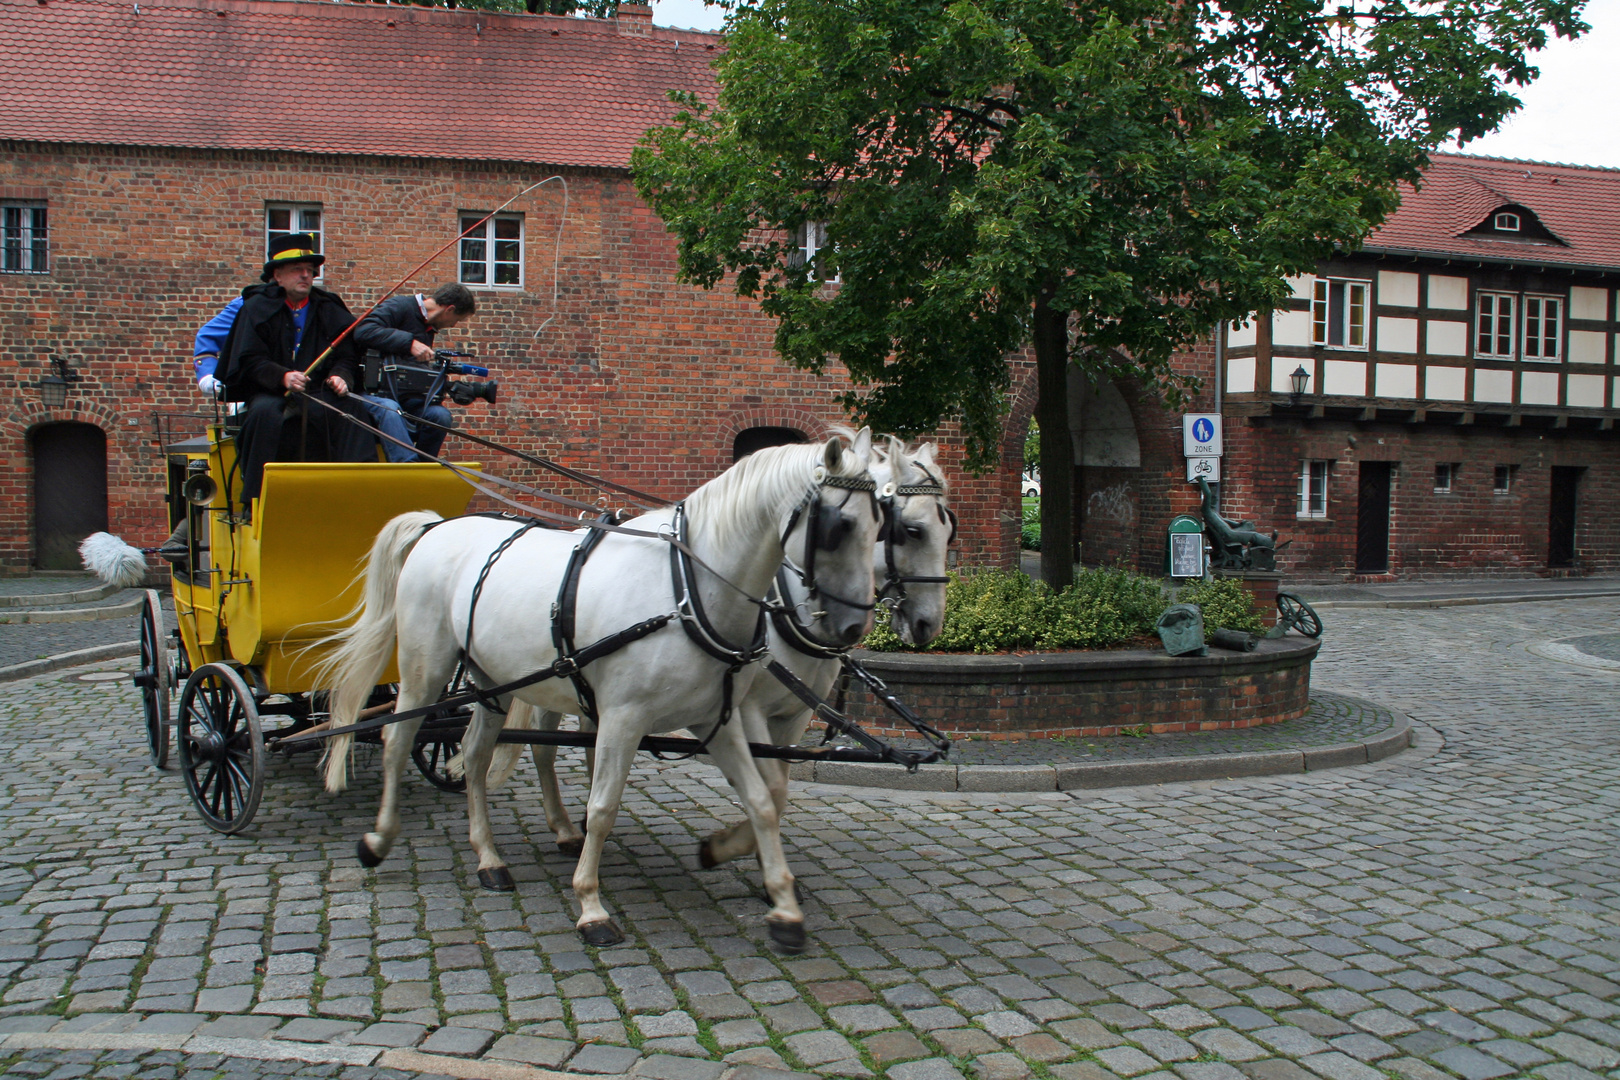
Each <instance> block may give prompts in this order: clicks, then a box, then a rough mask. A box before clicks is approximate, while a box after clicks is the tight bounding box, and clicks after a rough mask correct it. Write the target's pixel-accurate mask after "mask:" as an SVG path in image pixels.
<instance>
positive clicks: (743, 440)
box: [731, 427, 810, 461]
mask: <svg viewBox="0 0 1620 1080" xmlns="http://www.w3.org/2000/svg"><path fill="white" fill-rule="evenodd" d="M809 441H810V440H809V438H808V437H807V436H806V435H805V433H804V432H802V431H800V430H799V429H798V428H790V427H751V428H743V429H742V430H741V431H739V432H737V437H736V438H735V439H733V440H732V441H731V460H732V461H741V460H742V459H743V458H745V457H747V456H748V455H749V454H752V453H753V452H754V451H755V450H763V449H765V448H766V447H767V446H790V445H792V444H793V443H802V442H809Z"/></svg>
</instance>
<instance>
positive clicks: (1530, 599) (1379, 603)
mask: <svg viewBox="0 0 1620 1080" xmlns="http://www.w3.org/2000/svg"><path fill="white" fill-rule="evenodd" d="M1284 591H1286V590H1284ZM1605 596H1620V589H1614V590H1610V591H1604V592H1576V593H1558V594H1556V595H1549V594H1546V593H1531V594H1529V595H1518V596H1436V597H1430V598H1429V599H1427V600H1323V601H1321V602H1319V603H1318V602H1311V601H1307V603H1310V605H1311V608H1312V610H1314V611H1327V610H1330V609H1332V608H1443V607H1467V606H1470V605H1473V604H1534V603H1537V602H1540V601H1546V600H1591V599H1597V598H1600V597H1605Z"/></svg>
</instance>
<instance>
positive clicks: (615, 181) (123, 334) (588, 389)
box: [0, 143, 1021, 571]
mask: <svg viewBox="0 0 1620 1080" xmlns="http://www.w3.org/2000/svg"><path fill="white" fill-rule="evenodd" d="M6 151H7V152H6V154H5V155H3V156H0V189H3V190H5V191H7V192H11V193H16V192H19V191H26V192H30V193H31V195H30V197H35V198H37V197H44V198H46V199H48V201H49V212H50V227H51V271H50V273H48V274H45V275H38V276H35V275H22V274H0V389H3V390H4V391H5V392H6V401H7V403H8V404H7V405H5V406H4V407H0V467H3V468H4V472H5V479H4V480H0V568H4V569H6V570H13V571H14V570H19V569H22V568H25V567H27V566H28V565H29V564H30V563H31V561H32V558H33V553H32V545H33V519H32V491H31V483H32V480H31V478H32V475H33V467H32V462H31V461H30V459H29V441H28V438H27V433H28V431H29V430H30V428H32V427H34V426H35V425H37V424H41V423H49V422H55V421H63V420H73V421H80V422H88V423H92V424H95V425H96V426H98V427H100V428H102V429H103V430H105V431H106V432H107V435H108V444H109V458H110V461H109V471H108V487H109V491H108V496H109V503H110V506H109V517H110V522H111V528H112V530H113V531H114V532H116V533H118V534H120V535H122V536H124V537H125V538H126V539H128V540H130V541H131V542H134V543H138V544H143V545H152V544H155V543H157V542H158V541H159V540H161V539H162V537H163V535H164V534H165V533H166V532H167V525H166V518H165V515H164V512H163V509H162V507H161V503H160V500H161V493H162V487H163V477H162V473H161V470H160V467H159V460H158V455H157V453H156V450H155V446H154V444H153V433H152V425H151V421H150V417H151V414H152V412H153V410H155V409H161V410H197V409H200V408H202V407H203V402H202V399H201V398H200V396H199V395H198V394H197V393H196V391H195V388H194V385H195V384H194V383H193V382H192V379H191V368H190V357H191V350H192V338H193V336H194V334H195V332H196V328H197V326H198V325H200V324H201V323H202V322H203V321H204V320H205V319H206V318H208V317H209V316H210V315H212V314H213V313H214V312H215V311H217V310H218V309H219V308H220V307H222V306H223V305H224V304H225V303H226V302H227V300H229V299H230V298H231V297H232V296H234V295H236V293H237V292H238V290H240V288H241V287H242V286H243V285H245V284H248V283H251V282H253V281H256V280H257V278H258V272H259V269H260V266H261V265H262V263H263V251H264V233H263V229H264V204H265V203H266V202H267V201H298V202H313V203H320V204H321V205H322V207H323V210H324V229H325V236H324V245H325V251H326V254H327V257H328V262H327V263H326V266H325V269H324V278H325V282H324V284H325V285H326V287H327V288H330V289H333V290H335V291H337V292H338V293H340V294H342V295H343V296H344V297H345V299H346V300H347V301H348V303H349V305H350V307H351V308H352V309H353V310H354V311H355V312H356V314H359V313H360V312H361V311H363V310H364V309H365V308H366V307H367V306H369V304H370V303H371V302H372V301H373V300H374V299H375V298H376V297H378V296H379V295H380V294H381V292H382V290H383V289H385V288H386V287H387V286H389V285H392V284H393V283H394V282H395V281H397V280H398V279H399V278H400V277H401V276H403V275H404V274H406V273H407V272H408V271H409V270H410V269H411V267H412V266H414V265H415V264H416V262H418V261H419V260H420V259H421V258H423V257H425V256H426V255H427V254H428V253H429V252H431V251H432V250H433V249H434V248H436V247H437V246H439V245H440V244H442V243H443V242H445V241H446V240H448V239H450V238H451V237H452V236H454V235H455V232H456V229H457V214H458V212H459V211H462V210H490V209H493V208H494V207H495V206H497V205H499V204H500V203H501V202H504V201H505V200H506V199H507V198H509V197H510V196H511V195H512V194H514V193H515V192H517V191H520V190H522V188H523V187H525V186H527V185H528V184H531V183H533V182H535V181H536V180H539V179H541V178H543V177H545V176H547V175H548V174H549V173H550V172H552V171H553V170H549V169H539V168H534V167H526V166H502V165H498V164H478V163H456V162H442V161H410V160H401V159H384V158H363V157H318V156H311V155H296V154H283V153H249V152H208V151H157V150H141V149H128V148H116V147H95V146H73V147H64V146H56V145H41V144H26V143H9V144H6ZM564 176H565V178H566V180H567V198H568V213H567V220H566V222H563V220H562V210H563V199H564V191H563V185H562V184H560V183H552V184H548V185H546V186H544V187H542V188H540V189H539V190H537V191H536V192H534V193H532V194H531V195H529V196H526V197H525V198H524V199H522V200H520V201H519V202H518V203H517V204H515V205H514V206H513V207H512V210H514V211H520V212H522V213H523V214H524V215H525V247H526V250H525V267H524V279H525V286H524V288H523V289H522V290H521V291H515V292H504V291H503V292H499V293H482V294H480V310H479V313H478V315H477V316H476V317H475V318H474V319H472V320H471V321H470V322H468V323H467V324H464V326H463V327H462V328H459V329H457V330H455V331H451V332H448V333H447V334H445V335H441V337H440V343H441V344H442V345H454V346H457V347H466V348H469V349H471V351H474V352H476V353H477V354H478V355H479V357H480V360H479V362H480V363H482V364H485V365H486V366H488V367H490V368H491V369H493V370H494V372H495V374H496V377H498V378H499V379H500V382H501V392H500V401H499V403H498V404H497V405H496V406H494V407H493V408H492V407H490V406H488V405H485V404H483V403H481V402H480V403H475V404H474V405H473V406H471V407H469V408H467V409H457V410H455V411H456V413H457V416H458V418H459V420H460V422H461V423H463V424H464V425H465V426H466V427H467V428H468V429H469V430H471V431H473V432H475V433H477V434H480V435H484V436H486V437H489V438H493V439H497V440H500V441H503V442H509V443H511V444H512V445H514V446H516V447H518V448H519V449H522V450H526V451H528V452H531V453H537V454H543V455H546V456H550V457H554V458H557V459H558V460H560V461H562V462H564V463H566V464H569V465H572V466H575V467H578V468H582V469H585V470H587V471H594V472H599V473H601V474H603V475H605V476H609V477H612V478H614V479H617V480H620V481H621V482H624V483H627V484H630V485H631V486H634V487H639V488H642V489H644V490H649V491H653V492H657V493H661V494H667V495H670V496H678V495H681V494H683V493H685V492H686V491H688V490H690V489H692V488H694V487H696V486H697V485H698V484H700V483H702V482H703V481H704V480H706V479H708V478H710V477H712V476H714V475H716V474H717V473H719V472H720V471H722V470H723V469H724V468H726V467H727V466H728V465H730V463H731V454H732V440H733V438H734V437H735V436H736V434H737V432H739V431H741V430H742V429H743V428H746V427H750V426H755V425H772V426H786V427H794V428H798V429H801V430H804V431H806V432H808V433H810V434H812V435H814V434H816V433H817V432H819V431H820V430H822V429H823V428H824V427H825V426H827V425H829V424H833V423H839V422H843V421H844V420H845V417H844V416H843V414H842V412H841V410H840V409H839V408H838V406H837V405H836V404H835V403H834V401H833V398H834V395H835V394H836V393H838V392H839V391H841V390H843V389H845V388H846V386H847V384H846V382H845V380H843V379H842V378H841V376H839V375H837V374H835V373H831V372H830V373H828V374H826V375H821V376H816V375H811V374H808V373H805V372H800V371H795V370H793V369H791V368H789V367H787V366H785V365H783V364H782V363H780V362H779V361H778V360H777V359H776V358H775V355H774V353H773V351H772V348H771V340H772V331H773V325H774V324H773V323H772V322H771V321H770V320H768V319H766V318H764V317H762V316H761V315H760V314H759V313H758V311H757V309H756V307H755V306H754V305H753V304H752V303H751V302H748V301H744V300H741V299H739V298H737V297H736V296H735V295H733V294H731V293H730V292H728V291H726V290H725V289H723V288H722V289H719V290H716V291H714V292H704V291H702V290H699V289H693V288H689V287H686V286H681V285H677V284H676V283H675V280H674V273H675V250H674V244H673V241H672V240H671V239H670V238H669V236H668V234H667V233H666V232H665V230H664V228H663V225H662V223H661V222H660V221H659V220H658V218H657V217H655V216H654V215H653V214H652V212H651V211H650V210H649V209H648V208H647V207H646V206H645V205H644V204H643V203H642V202H641V201H640V199H639V198H638V197H637V196H636V194H635V192H634V189H633V188H632V187H631V186H630V184H629V182H628V180H627V178H626V177H625V176H624V175H622V174H620V173H617V172H611V171H590V170H577V169H575V170H566V171H564ZM559 227H560V228H559ZM455 273H456V263H455V251H454V249H452V250H451V251H450V252H447V253H446V254H444V255H443V256H441V257H440V258H439V259H438V260H437V261H435V262H434V263H433V264H432V265H430V266H429V267H428V268H427V269H426V270H424V271H422V272H421V273H420V274H418V275H417V277H416V278H414V279H413V280H412V281H410V282H407V283H406V286H405V288H406V289H407V290H421V289H430V288H432V287H433V286H434V285H436V284H438V283H440V282H443V281H448V280H453V279H454V277H455ZM554 282H555V285H554ZM51 353H57V354H60V355H62V356H64V357H66V358H67V359H68V361H69V363H70V364H72V366H73V367H74V368H75V369H76V370H77V371H78V372H79V374H80V375H81V376H82V379H81V381H80V382H78V383H77V384H75V386H74V388H73V390H72V391H71V393H70V396H69V400H68V406H67V407H66V408H64V409H55V410H52V409H47V408H45V407H44V406H43V405H42V404H41V403H40V399H39V393H38V391H37V389H36V388H35V386H34V384H35V383H36V382H37V380H38V379H39V377H40V376H41V375H42V374H44V373H45V370H46V364H47V358H48V356H49V354H51ZM943 435H944V437H943V439H942V441H943V443H944V446H943V452H942V454H941V458H942V461H943V463H944V464H945V465H946V468H947V471H948V474H949V476H950V479H951V481H952V484H953V488H954V490H953V494H952V502H953V505H954V506H955V507H956V508H957V510H958V512H959V514H960V517H961V522H962V524H961V534H960V537H961V538H960V545H959V555H960V558H962V559H963V560H965V561H967V562H1002V563H1008V562H1011V561H1012V560H1013V559H1014V558H1015V557H1016V551H1017V525H1016V518H1015V517H1014V518H1013V519H1011V520H1009V519H1008V518H1007V516H1006V515H1005V514H1004V513H1003V510H1004V509H1005V508H1006V507H1007V506H1008V505H1009V504H1010V505H1016V502H1015V501H1012V500H1016V497H1017V491H1016V485H1017V470H1016V466H1014V467H1013V468H1012V469H1011V471H1010V472H1009V471H1007V470H1003V472H1002V473H993V474H991V475H989V476H987V477H983V478H974V477H970V476H966V475H965V474H963V473H962V471H961V470H960V469H957V468H956V467H955V465H954V463H955V462H956V461H958V460H959V459H960V454H959V448H958V447H957V446H955V445H954V444H953V443H952V442H951V439H950V432H949V430H947V431H946V432H944V433H943ZM448 445H449V446H451V447H454V446H455V445H456V441H455V440H454V439H452V440H451V442H450V443H449V444H448ZM463 445H465V444H463ZM1020 445H1021V442H1020ZM468 456H469V457H473V458H477V459H481V460H485V461H486V462H487V463H489V464H491V465H494V466H496V467H497V468H499V469H500V471H501V472H502V473H503V474H505V475H509V476H512V477H513V478H514V479H519V480H523V481H525V482H541V481H542V480H543V486H547V487H549V488H551V489H553V490H558V491H560V492H561V493H564V494H574V495H579V494H582V493H581V492H578V491H570V490H569V488H568V487H567V486H566V485H564V484H560V483H558V482H556V481H554V480H552V479H549V478H543V477H542V476H541V475H540V474H539V473H538V471H537V470H535V469H534V468H532V467H529V466H518V467H514V466H513V465H511V464H510V463H507V462H498V461H496V460H495V459H494V458H493V457H492V455H490V454H489V453H487V452H484V451H479V452H477V453H476V454H472V453H469V454H468Z"/></svg>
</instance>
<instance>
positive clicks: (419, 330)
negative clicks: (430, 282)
mask: <svg viewBox="0 0 1620 1080" xmlns="http://www.w3.org/2000/svg"><path fill="white" fill-rule="evenodd" d="M437 332H438V331H436V330H435V329H434V328H433V327H431V326H429V325H428V324H427V320H426V319H423V318H422V306H421V305H420V304H418V303H417V302H416V297H414V296H411V295H408V294H407V295H404V296H390V297H389V298H388V299H387V300H384V301H383V302H382V303H380V304H378V305H377V310H375V311H373V312H372V313H371V314H370V315H367V316H366V317H365V318H363V319H361V320H360V325H359V326H357V327H355V328H354V341H355V347H356V348H357V349H358V350H359V351H360V352H362V353H363V352H364V351H365V350H366V349H375V350H377V352H379V353H381V354H382V355H383V356H409V355H410V352H411V342H413V341H420V342H421V343H422V344H424V345H432V344H433V335H434V334H436V333H437Z"/></svg>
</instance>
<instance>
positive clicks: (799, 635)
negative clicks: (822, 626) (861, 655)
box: [771, 567, 854, 660]
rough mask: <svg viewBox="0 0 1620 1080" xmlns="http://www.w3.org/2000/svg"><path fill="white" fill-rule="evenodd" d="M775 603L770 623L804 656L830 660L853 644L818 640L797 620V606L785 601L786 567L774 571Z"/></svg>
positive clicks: (807, 627)
mask: <svg viewBox="0 0 1620 1080" xmlns="http://www.w3.org/2000/svg"><path fill="white" fill-rule="evenodd" d="M773 589H774V595H775V596H776V598H777V601H778V602H777V604H776V605H775V606H774V607H772V608H771V625H772V626H774V627H776V633H777V635H778V636H780V637H781V639H782V641H783V642H784V643H786V644H787V645H788V646H789V647H790V648H792V649H793V650H794V651H795V652H801V653H803V654H804V655H806V656H814V657H816V658H817V659H819V660H832V659H836V658H837V657H840V656H843V655H844V654H845V653H846V652H848V651H849V650H850V649H851V648H854V646H852V645H851V646H846V647H844V648H837V647H835V646H832V645H828V644H826V643H825V642H823V641H821V640H819V639H818V638H817V637H816V636H815V635H814V634H813V633H811V632H810V627H809V625H808V624H806V623H804V622H801V621H800V620H799V607H798V605H796V604H789V603H788V602H787V596H788V572H787V568H786V567H783V568H782V569H780V570H778V571H777V572H776V584H775V585H774V586H773Z"/></svg>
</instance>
